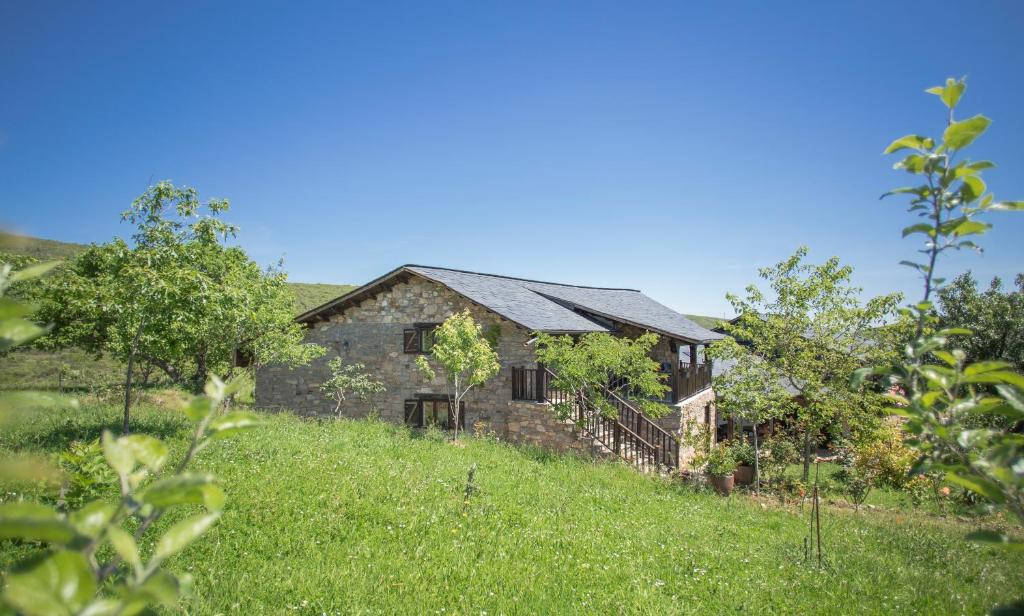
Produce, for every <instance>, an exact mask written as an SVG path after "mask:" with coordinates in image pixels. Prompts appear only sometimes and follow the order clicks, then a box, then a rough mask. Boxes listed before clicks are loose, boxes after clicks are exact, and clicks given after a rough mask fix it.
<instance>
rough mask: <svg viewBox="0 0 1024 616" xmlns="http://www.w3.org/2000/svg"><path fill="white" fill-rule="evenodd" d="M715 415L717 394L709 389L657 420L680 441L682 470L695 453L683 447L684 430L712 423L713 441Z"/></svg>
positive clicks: (673, 407)
mask: <svg viewBox="0 0 1024 616" xmlns="http://www.w3.org/2000/svg"><path fill="white" fill-rule="evenodd" d="M715 413H716V409H715V392H714V390H712V389H710V388H708V389H705V390H704V391H701V392H698V393H697V394H695V395H693V396H690V397H689V398H686V399H685V400H682V401H680V402H679V403H678V404H675V405H673V406H672V412H671V413H669V414H668V415H665V416H664V417H659V418H658V419H657V420H655V423H657V424H658V425H659V426H661V427H662V428H663V429H665V430H667V431H668V432H671V433H672V434H674V435H675V437H676V438H677V439H679V466H680V468H685V467H686V464H687V463H688V462H689V461H690V460H692V459H693V456H694V453H695V452H694V450H693V448H692V447H686V446H684V445H683V432H684V430H686V429H687V428H688V427H689V426H692V425H706V424H708V423H710V425H711V426H712V439H713V438H714V431H713V429H714V426H715V425H716V414H715Z"/></svg>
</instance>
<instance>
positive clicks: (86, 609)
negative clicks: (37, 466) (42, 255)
mask: <svg viewBox="0 0 1024 616" xmlns="http://www.w3.org/2000/svg"><path fill="white" fill-rule="evenodd" d="M54 265H55V264H41V265H37V266H34V267H31V268H28V269H26V270H21V271H18V272H13V273H12V271H11V267H10V266H9V265H7V264H2V265H0V345H2V346H0V348H2V349H4V350H7V349H10V348H13V347H15V346H18V345H22V344H26V343H28V342H30V341H31V340H34V339H36V338H38V337H39V336H42V335H44V334H45V333H46V331H47V328H45V327H40V326H39V325H36V324H35V323H32V322H31V321H29V320H27V319H26V317H27V316H28V315H29V314H30V310H31V309H30V308H29V307H27V306H25V305H24V304H23V303H21V302H18V301H16V300H14V299H12V298H10V297H6V296H5V295H4V291H5V290H6V289H7V288H9V286H10V284H12V283H15V282H19V281H25V280H29V279H31V278H35V277H38V276H39V275H41V274H42V273H44V272H45V271H47V270H48V269H50V268H52V267H53V266H54ZM236 386H237V385H236V384H234V383H233V384H229V385H226V386H225V385H224V383H222V382H221V381H219V380H218V379H216V378H215V379H214V380H213V381H211V383H210V384H208V385H207V387H206V394H207V395H206V396H198V397H195V398H193V399H192V400H191V401H190V402H189V403H188V404H187V406H186V407H185V409H184V410H185V413H186V415H187V416H188V417H189V418H190V419H192V420H193V421H194V422H196V427H195V431H194V433H193V439H192V444H191V446H190V447H189V449H188V451H187V452H186V453H185V455H184V457H183V458H182V460H181V461H180V463H179V464H178V465H177V467H176V469H175V470H174V471H173V472H171V473H167V474H163V475H161V474H160V472H161V470H162V469H163V467H164V466H165V464H166V463H167V462H168V460H169V458H170V452H169V451H168V448H167V446H166V445H165V444H164V443H163V442H161V441H160V440H159V439H156V438H154V437H152V436H148V435H144V434H133V435H126V436H121V437H120V438H116V437H114V436H113V435H112V434H111V433H110V432H109V431H104V433H103V437H102V439H101V442H102V455H103V457H104V460H105V462H106V464H107V465H108V466H109V467H110V469H111V471H112V474H113V475H114V476H115V477H116V481H117V483H118V485H119V487H120V498H119V499H118V500H117V502H111V501H110V500H109V499H96V500H90V501H89V502H87V503H85V504H84V505H82V506H81V507H80V508H77V509H75V510H73V511H70V512H68V513H64V512H62V511H57V510H54V509H53V508H50V507H47V506H45V505H43V504H40V503H33V502H8V503H2V504H0V539H16V540H20V541H33V542H39V543H44V544H47V545H48V546H49V551H48V552H47V553H45V554H44V555H42V556H40V557H38V558H33V559H32V560H31V561H29V562H26V563H22V564H21V565H19V566H18V567H16V568H15V569H14V570H11V571H7V572H5V573H4V580H5V582H4V587H3V594H2V596H0V607H6V608H8V609H11V610H15V611H16V612H17V613H21V614H28V615H29V616H49V615H51V614H89V615H92V616H98V615H106V614H118V615H122V614H124V615H131V614H138V613H141V612H143V611H145V610H147V608H149V607H151V606H155V605H165V606H169V605H173V604H174V603H175V602H176V601H177V599H178V597H179V596H180V595H181V594H182V592H184V591H185V590H186V589H187V588H188V586H189V583H190V578H189V576H188V575H182V576H178V575H175V574H173V573H171V572H169V571H167V570H166V569H163V568H162V565H163V563H164V561H165V560H166V559H167V558H169V557H171V556H173V555H174V554H176V553H178V552H180V551H181V550H182V549H184V548H185V547H187V546H188V545H189V544H190V543H192V542H193V541H194V540H195V539H197V538H198V537H199V536H200V535H202V534H203V533H204V532H205V531H206V530H207V529H209V528H210V527H211V526H212V525H213V524H214V523H216V521H217V519H218V518H219V517H220V513H221V510H222V509H223V504H224V492H223V491H222V490H221V488H220V487H219V486H218V485H217V483H216V480H215V478H214V477H213V476H212V475H209V474H206V473H191V472H187V469H188V467H189V465H190V463H191V462H192V460H193V458H194V456H195V455H196V453H198V452H199V451H200V450H202V449H203V448H205V447H207V446H208V445H209V444H210V443H211V442H212V441H214V440H216V439H219V438H223V437H226V436H230V435H232V434H234V433H237V432H239V431H241V430H245V429H248V428H251V427H254V426H256V425H258V423H259V421H258V420H257V419H256V417H255V416H253V415H251V414H248V413H241V412H234V413H223V412H221V404H220V403H221V401H222V400H224V398H225V397H226V396H227V395H229V394H230V393H231V391H232V388H233V387H236ZM3 410H4V411H6V405H5V407H4V409H3ZM85 457H91V455H90V454H87V455H86V456H85ZM76 462H77V461H76ZM11 463H12V461H11V460H5V461H4V465H5V467H6V466H8V465H11ZM89 469H90V470H89V472H90V474H94V473H97V472H98V471H97V469H95V468H93V467H92V466H91V462H90V463H89ZM5 470H6V468H5ZM67 505H68V503H67V502H64V503H62V504H61V506H62V508H63V507H66V506H67ZM195 505H201V506H202V507H203V508H204V509H205V511H204V512H203V513H200V514H197V515H192V516H191V517H187V518H184V519H182V520H181V521H179V522H177V523H175V524H173V525H171V526H170V527H169V528H168V529H167V530H166V531H165V532H164V533H163V534H161V535H160V537H159V538H158V539H156V543H155V547H154V549H153V550H152V552H151V553H149V554H148V556H147V558H146V559H145V560H144V559H143V556H142V551H140V549H139V544H140V543H141V542H142V541H143V540H147V539H151V535H152V533H148V531H150V529H151V527H152V525H153V523H154V522H156V521H157V520H158V519H160V518H161V517H162V516H163V515H164V513H165V512H166V511H168V510H170V509H172V508H174V507H179V506H181V507H194V506H195ZM126 526H127V528H126ZM129 529H131V530H129ZM108 548H109V549H108Z"/></svg>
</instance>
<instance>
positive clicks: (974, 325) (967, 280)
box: [938, 271, 1024, 372]
mask: <svg viewBox="0 0 1024 616" xmlns="http://www.w3.org/2000/svg"><path fill="white" fill-rule="evenodd" d="M1014 284H1015V285H1016V289H1010V290H1009V291H1006V292H1004V291H1003V282H1002V280H1000V279H999V278H998V277H996V278H993V279H992V281H991V282H990V283H989V285H988V288H987V289H985V290H984V291H981V292H979V291H978V284H977V282H975V280H974V277H973V276H971V272H969V271H968V272H965V273H963V274H960V275H959V276H957V277H956V278H954V279H953V281H952V282H950V283H949V284H948V285H946V286H942V287H939V289H938V297H939V303H938V327H939V328H940V329H946V328H955V327H965V328H967V329H970V330H971V331H972V332H974V334H973V335H971V336H970V337H966V338H963V339H962V340H961V341H960V343H959V344H960V347H961V348H962V349H963V351H964V352H965V353H966V354H967V356H966V361H968V362H977V361H982V360H997V361H1005V362H1007V363H1009V364H1011V365H1012V366H1013V367H1014V369H1015V370H1017V371H1018V372H1019V371H1021V370H1024V274H1017V277H1016V279H1015V280H1014Z"/></svg>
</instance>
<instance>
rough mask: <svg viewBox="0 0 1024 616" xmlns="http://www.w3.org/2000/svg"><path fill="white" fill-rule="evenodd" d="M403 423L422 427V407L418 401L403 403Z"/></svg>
mask: <svg viewBox="0 0 1024 616" xmlns="http://www.w3.org/2000/svg"><path fill="white" fill-rule="evenodd" d="M405 423H407V424H409V425H410V426H415V427H420V426H422V425H423V407H422V406H420V402H419V400H406V401H405Z"/></svg>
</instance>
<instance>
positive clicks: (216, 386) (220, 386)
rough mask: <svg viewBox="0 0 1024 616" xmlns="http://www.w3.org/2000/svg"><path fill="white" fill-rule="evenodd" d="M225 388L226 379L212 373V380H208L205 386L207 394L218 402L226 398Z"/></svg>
mask: <svg viewBox="0 0 1024 616" xmlns="http://www.w3.org/2000/svg"><path fill="white" fill-rule="evenodd" d="M224 390H225V387H224V381H222V380H220V379H219V378H217V375H210V380H209V381H207V382H206V387H204V388H203V391H205V392H206V395H207V396H209V397H210V398H212V399H214V400H216V401H218V402H219V401H221V400H223V399H224Z"/></svg>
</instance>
